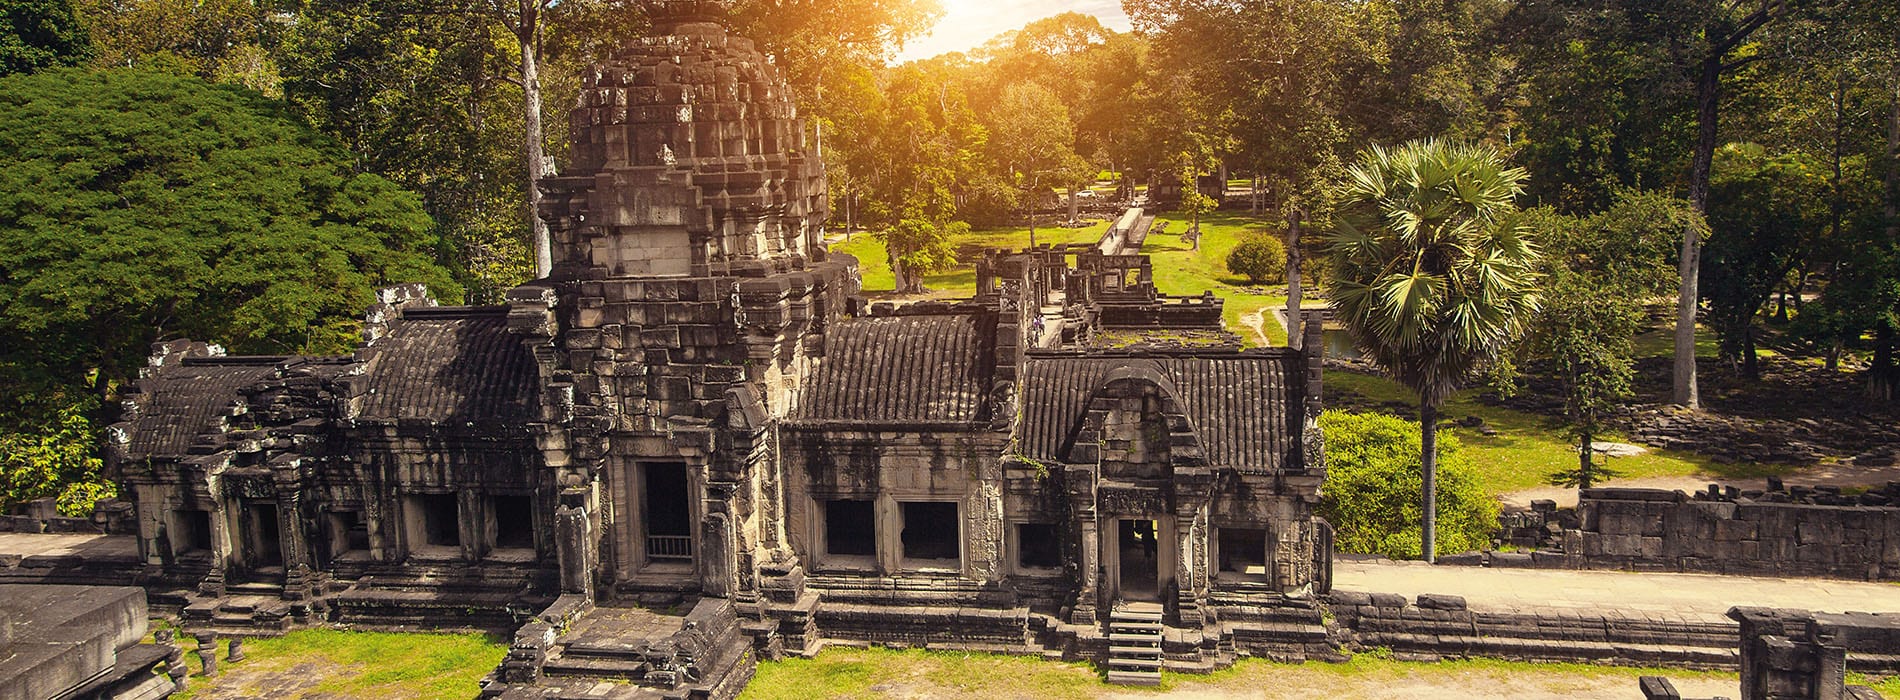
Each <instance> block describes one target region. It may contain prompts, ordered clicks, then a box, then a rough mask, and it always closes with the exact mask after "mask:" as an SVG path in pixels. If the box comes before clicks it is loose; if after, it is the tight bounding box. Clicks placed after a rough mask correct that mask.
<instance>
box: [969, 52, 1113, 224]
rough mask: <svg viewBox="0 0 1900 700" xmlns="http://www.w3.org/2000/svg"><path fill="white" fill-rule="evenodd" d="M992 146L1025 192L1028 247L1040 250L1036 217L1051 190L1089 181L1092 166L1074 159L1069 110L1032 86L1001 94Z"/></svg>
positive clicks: (1019, 86)
mask: <svg viewBox="0 0 1900 700" xmlns="http://www.w3.org/2000/svg"><path fill="white" fill-rule="evenodd" d="M992 118H993V123H994V124H995V125H996V126H995V131H994V133H993V134H992V138H991V140H990V144H991V147H992V149H993V151H994V153H995V156H994V157H995V158H996V161H997V163H998V164H999V165H1001V166H1003V168H1004V169H1005V171H1006V172H1007V173H1008V176H1009V178H1010V179H1011V181H1012V182H1014V183H1015V185H1016V187H1017V188H1019V189H1020V191H1021V198H1020V199H1018V200H1017V201H1018V202H1019V203H1020V204H1019V206H1020V208H1021V209H1022V212H1023V214H1024V215H1026V216H1027V217H1028V219H1029V245H1030V246H1031V247H1034V246H1035V245H1036V211H1037V210H1038V209H1040V208H1041V207H1042V204H1043V200H1044V199H1045V198H1047V197H1048V195H1049V191H1050V189H1049V188H1050V187H1051V186H1063V187H1068V188H1069V190H1070V192H1071V193H1072V194H1073V192H1074V187H1073V186H1074V185H1075V183H1077V182H1078V181H1081V180H1083V179H1084V178H1087V177H1089V172H1090V168H1089V164H1088V162H1087V161H1084V160H1083V159H1082V157H1081V156H1078V155H1076V154H1075V129H1074V126H1073V125H1072V124H1071V123H1070V121H1069V110H1068V108H1067V107H1064V106H1063V105H1062V102H1061V100H1060V99H1059V98H1057V97H1056V95H1055V93H1054V92H1052V91H1050V90H1049V89H1048V88H1045V87H1043V86H1041V85H1038V84H1036V83H1032V82H1020V83H1015V84H1012V85H1010V86H1009V87H1007V88H1004V90H1003V97H1002V99H1001V100H1000V101H998V102H997V104H996V106H995V107H994V114H993V115H992Z"/></svg>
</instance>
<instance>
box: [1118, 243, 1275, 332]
mask: <svg viewBox="0 0 1900 700" xmlns="http://www.w3.org/2000/svg"><path fill="white" fill-rule="evenodd" d="M1162 222H1166V223H1167V229H1166V231H1165V232H1164V233H1160V234H1150V235H1149V236H1148V241H1147V243H1145V244H1144V245H1142V247H1141V252H1143V253H1147V254H1148V255H1149V256H1150V257H1151V258H1152V259H1153V260H1154V269H1155V288H1156V289H1158V290H1160V291H1161V293H1163V294H1177V295H1193V294H1200V293H1201V291H1202V290H1213V292H1214V293H1215V294H1216V295H1218V296H1220V297H1221V298H1222V299H1225V300H1226V308H1225V309H1223V311H1224V313H1223V316H1224V317H1225V320H1226V322H1227V328H1228V330H1231V331H1233V332H1235V333H1239V334H1240V336H1241V339H1242V340H1244V341H1245V342H1246V343H1247V345H1249V346H1257V345H1261V344H1262V343H1261V342H1260V340H1261V339H1260V338H1259V337H1257V336H1255V335H1254V334H1253V332H1252V331H1251V330H1250V329H1248V328H1247V327H1246V326H1245V325H1244V324H1242V323H1241V322H1240V319H1241V316H1243V315H1245V314H1249V313H1253V312H1263V314H1264V315H1263V317H1262V319H1261V324H1260V328H1261V330H1262V331H1263V332H1264V333H1266V335H1267V338H1266V339H1267V341H1268V343H1269V344H1272V345H1285V344H1286V328H1284V327H1283V326H1281V325H1280V323H1279V321H1277V320H1276V319H1275V317H1274V316H1273V315H1272V313H1271V310H1272V309H1276V308H1284V307H1285V306H1286V295H1285V293H1284V292H1285V290H1284V289H1278V290H1277V292H1278V293H1272V294H1263V293H1261V292H1262V291H1263V290H1262V288H1261V287H1256V286H1253V285H1251V284H1249V283H1248V282H1247V280H1246V278H1244V277H1241V276H1240V275H1236V274H1234V273H1232V272H1229V271H1228V270H1227V253H1229V252H1230V251H1232V250H1233V249H1234V246H1235V245H1238V244H1239V243H1240V242H1241V241H1242V240H1243V239H1245V238H1246V237H1248V236H1262V235H1277V234H1275V232H1274V229H1273V228H1272V227H1271V226H1269V225H1268V224H1267V223H1266V222H1265V221H1264V220H1262V219H1259V218H1255V217H1252V216H1248V215H1246V214H1241V213H1235V212H1215V213H1212V214H1208V215H1205V216H1202V217H1201V248H1200V250H1194V249H1193V247H1192V246H1191V245H1190V244H1189V243H1188V242H1187V241H1185V240H1182V238H1181V234H1183V233H1186V232H1187V230H1188V227H1189V226H1190V225H1191V223H1192V222H1191V220H1190V219H1188V218H1186V217H1184V216H1182V215H1181V214H1180V213H1178V212H1170V213H1164V214H1162V215H1160V216H1157V217H1155V225H1156V226H1160V225H1161V224H1162ZM1276 286H1278V285H1276Z"/></svg>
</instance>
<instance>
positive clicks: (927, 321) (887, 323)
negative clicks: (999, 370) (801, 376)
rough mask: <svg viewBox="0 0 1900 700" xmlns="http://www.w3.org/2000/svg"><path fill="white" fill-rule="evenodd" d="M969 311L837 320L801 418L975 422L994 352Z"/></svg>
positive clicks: (799, 412) (798, 417) (980, 414)
mask: <svg viewBox="0 0 1900 700" xmlns="http://www.w3.org/2000/svg"><path fill="white" fill-rule="evenodd" d="M979 324H981V320H980V319H979V318H978V317H976V316H974V315H969V314H940V315H918V316H877V317H871V318H859V319H852V320H848V321H844V322H842V323H838V324H835V325H833V326H832V327H831V329H830V331H829V332H827V333H826V335H825V359H824V362H823V363H822V364H821V365H820V366H819V368H818V370H817V371H816V372H815V373H814V375H813V377H812V379H811V383H810V384H809V385H808V388H807V389H806V391H805V394H804V397H803V399H802V401H801V405H800V406H799V407H798V410H797V412H796V413H795V414H794V418H793V419H794V420H800V421H847V422H850V421H863V422H972V421H977V420H980V419H981V418H982V417H983V408H984V403H985V401H986V397H987V395H988V393H989V386H990V375H991V371H992V370H993V369H994V356H993V353H992V351H991V350H990V348H989V347H988V343H986V342H984V336H985V335H986V334H985V333H984V332H983V329H981V328H979V327H978V326H979Z"/></svg>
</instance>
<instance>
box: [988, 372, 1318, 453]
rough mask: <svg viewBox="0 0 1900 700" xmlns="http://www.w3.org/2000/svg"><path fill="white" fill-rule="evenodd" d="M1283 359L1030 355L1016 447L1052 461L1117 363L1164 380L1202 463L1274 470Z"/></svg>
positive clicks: (1282, 409) (1283, 418)
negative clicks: (1196, 438)
mask: <svg viewBox="0 0 1900 700" xmlns="http://www.w3.org/2000/svg"><path fill="white" fill-rule="evenodd" d="M1290 367H1291V365H1290V364H1289V362H1288V360H1286V359H1284V358H1282V357H1275V356H1264V357H1263V356H1257V355H1232V356H1228V357H1056V358H1031V359H1030V360H1029V363H1028V366H1027V367H1026V368H1025V370H1024V375H1023V394H1022V402H1023V420H1022V425H1021V427H1020V428H1019V430H1021V431H1022V441H1023V450H1024V451H1025V452H1026V453H1027V454H1028V455H1029V456H1030V457H1034V458H1036V459H1040V460H1047V461H1060V460H1061V459H1062V457H1063V455H1064V454H1066V453H1067V452H1068V449H1067V448H1068V446H1069V445H1068V443H1069V441H1070V440H1071V439H1072V438H1073V436H1074V434H1075V431H1076V427H1077V425H1078V424H1080V423H1081V421H1082V419H1083V417H1084V414H1085V413H1086V412H1087V411H1088V407H1089V400H1090V399H1091V398H1092V397H1093V396H1094V395H1095V393H1096V391H1097V390H1098V389H1100V388H1101V387H1102V386H1103V385H1104V384H1106V383H1107V382H1108V380H1109V374H1110V373H1111V372H1114V371H1115V370H1117V369H1123V368H1127V369H1132V370H1136V371H1142V370H1146V371H1148V372H1153V373H1154V374H1156V375H1159V376H1160V377H1162V378H1165V379H1166V380H1167V381H1168V382H1169V383H1171V384H1172V385H1173V386H1172V387H1166V388H1167V389H1168V390H1169V391H1170V393H1173V395H1174V399H1175V401H1176V402H1178V403H1179V404H1180V405H1181V407H1182V412H1183V413H1185V414H1186V415H1187V418H1188V421H1189V422H1190V423H1192V426H1193V428H1194V430H1195V432H1196V433H1197V434H1198V435H1199V437H1200V443H1201V449H1202V450H1203V452H1204V454H1205V455H1206V457H1207V462H1208V464H1209V465H1212V466H1216V467H1235V468H1239V469H1242V470H1243V471H1263V470H1276V469H1280V468H1281V465H1282V464H1283V463H1284V459H1285V456H1286V451H1287V449H1288V440H1289V436H1288V416H1289V414H1288V411H1289V410H1291V407H1293V406H1295V405H1296V402H1295V401H1294V397H1293V396H1292V395H1291V393H1290V392H1291V387H1290V385H1289V381H1288V372H1289V371H1290Z"/></svg>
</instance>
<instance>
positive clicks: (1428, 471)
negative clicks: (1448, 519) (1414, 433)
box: [1418, 401, 1438, 564]
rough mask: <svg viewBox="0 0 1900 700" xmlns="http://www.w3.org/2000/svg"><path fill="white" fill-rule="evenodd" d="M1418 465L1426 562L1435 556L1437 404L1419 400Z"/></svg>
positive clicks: (1436, 532)
mask: <svg viewBox="0 0 1900 700" xmlns="http://www.w3.org/2000/svg"><path fill="white" fill-rule="evenodd" d="M1418 429H1419V434H1418V436H1419V447H1420V450H1419V456H1418V458H1419V465H1420V467H1421V471H1422V472H1423V473H1422V474H1421V476H1422V477H1423V481H1424V484H1423V486H1424V488H1423V489H1422V491H1423V492H1424V493H1423V496H1424V498H1425V503H1424V505H1425V508H1424V511H1423V512H1424V516H1425V517H1424V519H1423V520H1422V521H1421V522H1420V523H1419V525H1420V533H1419V539H1420V542H1421V548H1420V550H1419V551H1420V553H1421V554H1423V555H1424V556H1425V563H1427V564H1430V563H1432V562H1433V561H1436V560H1437V559H1438V407H1437V406H1433V405H1431V403H1430V402H1426V401H1420V402H1419V406H1418Z"/></svg>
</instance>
